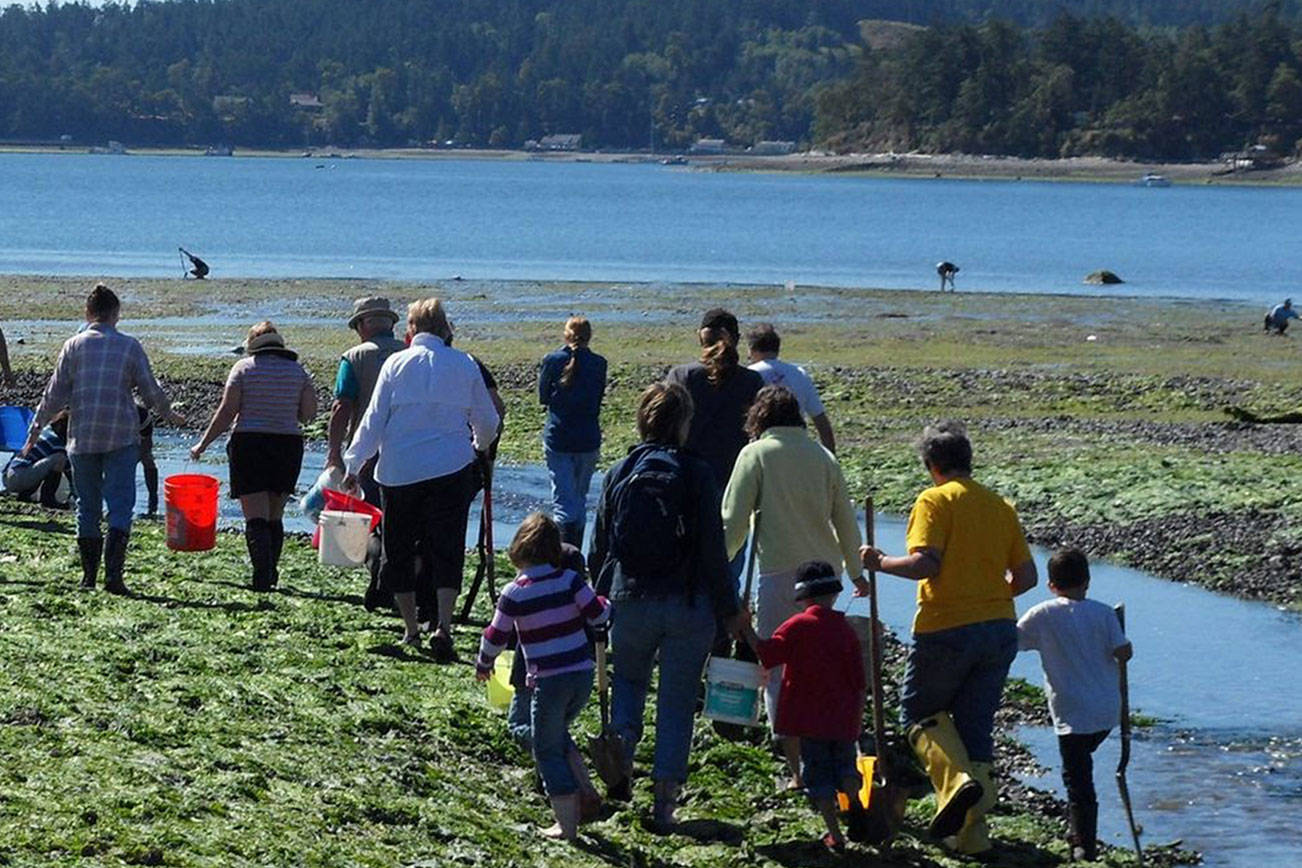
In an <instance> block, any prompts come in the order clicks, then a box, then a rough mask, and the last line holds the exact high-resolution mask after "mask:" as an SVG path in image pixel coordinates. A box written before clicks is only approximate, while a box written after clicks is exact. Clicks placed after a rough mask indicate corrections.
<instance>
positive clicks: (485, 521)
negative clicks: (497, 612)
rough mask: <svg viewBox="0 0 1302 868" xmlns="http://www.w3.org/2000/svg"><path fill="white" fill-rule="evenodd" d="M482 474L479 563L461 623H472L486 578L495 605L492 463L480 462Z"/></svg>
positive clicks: (462, 612) (468, 593) (464, 604)
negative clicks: (482, 500)
mask: <svg viewBox="0 0 1302 868" xmlns="http://www.w3.org/2000/svg"><path fill="white" fill-rule="evenodd" d="M481 467H482V468H483V474H484V504H483V508H482V509H481V510H480V511H479V542H478V544H477V545H476V546H475V548H476V549H477V550H478V554H479V565H478V566H476V567H475V578H474V580H472V581H471V583H470V590H469V592H467V594H466V597H465V599H464V600H463V601H462V603H461V615H460V617H459V618H458V619H457V620H458V621H459V622H460V623H462V624H470V623H472V622H471V620H470V610H471V609H472V608H473V607H474V605H475V599H476V598H477V597H478V596H479V588H480V586H481V585H482V584H483V583H484V579H485V578H487V579H488V599H489V601H490V602H491V603H492V604H493V605H494V606H496V605H497V563H496V558H495V556H494V551H493V465H492V462H489V461H484V462H483V463H482V464H481Z"/></svg>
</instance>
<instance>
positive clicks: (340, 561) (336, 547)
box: [317, 509, 371, 567]
mask: <svg viewBox="0 0 1302 868" xmlns="http://www.w3.org/2000/svg"><path fill="white" fill-rule="evenodd" d="M317 524H318V525H319V526H320V528H321V548H320V549H318V550H317V559H318V560H319V561H320V562H321V563H323V564H326V565H327V566H332V567H360V566H362V564H364V563H366V546H367V543H368V542H369V541H370V536H371V517H370V516H369V515H365V514H363V513H360V512H335V511H333V510H329V509H328V510H326V511H325V512H323V513H321V517H320V518H318V519H317Z"/></svg>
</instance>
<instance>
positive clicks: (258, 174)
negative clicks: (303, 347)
mask: <svg viewBox="0 0 1302 868" xmlns="http://www.w3.org/2000/svg"><path fill="white" fill-rule="evenodd" d="M1300 205H1302V190H1292V189H1273V188H1258V189H1252V188H1221V187H1205V186H1198V187H1171V188H1166V189H1148V188H1142V187H1137V186H1127V185H1115V184H1113V185H1108V184H1069V183H1061V184H1058V183H1032V182H1016V181H958V180H945V179H941V180H891V179H878V178H871V179H870V178H847V177H830V176H813V175H779V174H731V173H706V172H695V171H687V170H683V169H678V168H667V167H663V166H659V165H646V164H637V165H634V164H596V163H549V162H531V161H525V162H493V161H472V160H365V159H357V160H321V159H316V158H306V159H292V158H278V159H277V158H266V159H263V158H236V159H222V158H191V157H154V156H125V157H124V156H90V155H55V154H43V155H26V154H10V155H0V273H27V274H95V275H99V274H104V275H124V276H169V275H179V274H180V266H179V260H178V256H177V253H176V248H177V246H178V245H182V246H185V247H187V248H189V249H191V250H193V251H195V252H196V253H198V254H199V255H201V256H203V257H204V258H205V259H206V260H207V261H208V262H209V263H210V264H211V265H212V266H213V276H215V277H221V276H226V277H236V276H243V277H248V276H267V277H326V276H331V277H366V278H403V279H424V280H438V279H446V278H448V277H451V276H453V275H462V276H464V277H467V278H489V279H511V278H527V279H573V280H621V281H624V280H626V281H718V282H730V283H783V282H785V281H788V280H793V281H796V282H797V283H801V284H823V285H830V286H879V287H890V288H927V289H930V288H932V287H933V286H934V285H935V283H936V278H935V273H934V270H933V269H934V265H935V263H936V261H937V260H940V259H949V260H952V261H954V262H957V263H958V264H959V265H960V266H961V268H962V271H960V273H959V275H958V285H959V288H960V289H968V290H977V289H982V290H994V291H1049V292H1063V293H1073V292H1079V293H1083V292H1098V289H1097V288H1091V287H1085V286H1082V284H1081V278H1082V277H1083V276H1084V275H1085V274H1087V273H1088V272H1090V271H1093V270H1095V269H1099V268H1107V269H1111V270H1112V271H1115V272H1117V273H1118V274H1120V275H1121V276H1122V277H1123V278H1125V279H1126V281H1127V284H1126V285H1125V286H1124V287H1120V288H1119V289H1120V290H1121V291H1122V292H1124V293H1126V294H1140V295H1173V296H1190V297H1201V298H1236V299H1241V300H1245V301H1253V302H1259V303H1261V304H1262V305H1265V304H1267V303H1273V302H1274V301H1277V299H1276V296H1282V295H1286V294H1288V288H1289V284H1288V282H1287V280H1286V279H1285V280H1281V277H1283V276H1286V275H1289V274H1290V273H1291V271H1292V269H1291V267H1290V266H1289V264H1288V262H1287V261H1286V260H1287V257H1288V256H1289V255H1290V251H1291V248H1292V245H1293V243H1294V240H1295V239H1296V238H1297V236H1298V234H1299V231H1300V230H1302V207H1299V206H1300Z"/></svg>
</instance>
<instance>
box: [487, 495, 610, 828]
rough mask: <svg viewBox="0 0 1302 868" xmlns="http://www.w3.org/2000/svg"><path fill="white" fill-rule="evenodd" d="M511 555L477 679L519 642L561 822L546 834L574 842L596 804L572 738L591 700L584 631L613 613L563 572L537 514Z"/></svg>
mask: <svg viewBox="0 0 1302 868" xmlns="http://www.w3.org/2000/svg"><path fill="white" fill-rule="evenodd" d="M507 554H508V555H509V557H510V558H511V563H512V564H514V565H515V567H516V569H518V570H519V571H520V574H519V575H518V576H516V577H515V581H513V582H511V583H510V584H509V585H507V586H506V587H505V588H504V589H502V595H501V596H500V597H499V598H498V600H497V611H496V612H495V613H494V614H493V622H492V623H491V624H489V625H488V627H486V628H485V629H484V638H483V640H482V641H481V642H480V646H479V659H478V660H477V661H476V664H475V677H477V678H478V679H479V680H480V681H485V680H487V679H488V677H489V676H490V674H491V673H492V671H493V660H494V658H496V657H497V655H498V654H500V653H501V652H502V650H503V649H504V648H505V647H506V644H507V642H508V641H509V640H510V638H511V634H512V633H515V634H517V636H518V642H519V648H520V652H522V653H523V654H524V660H525V667H526V669H527V671H528V673H529V675H528V680H529V684H530V686H532V688H533V702H532V705H533V708H532V712H533V714H532V719H533V756H534V761H535V762H537V763H538V772H539V774H541V775H542V779H543V784H544V785H545V786H546V788H547V795H548V797H549V798H550V799H551V804H552V811H553V812H554V813H555V814H556V825H554V826H552V827H551V828H549V829H546V830H545V831H544V832H543V834H544V835H546V836H547V837H550V838H564V839H565V840H573V839H574V838H575V836H576V835H577V833H578V824H579V815H580V807H581V805H580V796H581V795H582V796H585V797H587V798H586V800H589V801H590V800H591V799H593V798H595V797H596V791H595V790H594V789H593V787H592V783H591V781H590V780H589V779H588V774H587V770H586V769H585V768H584V766H583V758H582V756H581V755H580V754H579V749H578V747H577V746H576V745H575V744H574V740H573V739H572V738H570V733H569V728H570V724H571V723H573V722H574V719H575V718H576V717H578V716H579V712H580V711H582V710H583V706H584V705H586V704H587V701H588V696H589V695H590V694H591V693H592V670H593V665H592V656H591V653H590V650H589V643H588V637H587V634H586V633H585V632H584V625H585V624H591V625H593V626H594V627H595V626H601V625H603V624H605V623H606V620H607V618H608V617H609V612H610V607H609V604H608V603H607V602H606V600H605V599H604V598H602V597H598V596H597V595H596V593H595V592H594V591H593V590H592V588H591V587H590V586H589V585H588V583H587V582H586V581H584V580H583V578H582V577H581V576H579V575H578V574H577V573H574V572H573V571H571V570H566V569H562V568H561V567H559V566H558V564H560V562H561V532H560V528H558V527H557V526H556V522H554V521H552V520H551V519H550V518H548V517H547V516H545V515H542V514H541V513H534V514H532V515H530V516H529V517H528V518H526V519H525V520H524V522H523V523H522V524H521V525H520V529H519V530H517V531H516V534H515V539H513V540H511V547H510V549H508V552H507ZM598 807H599V800H598Z"/></svg>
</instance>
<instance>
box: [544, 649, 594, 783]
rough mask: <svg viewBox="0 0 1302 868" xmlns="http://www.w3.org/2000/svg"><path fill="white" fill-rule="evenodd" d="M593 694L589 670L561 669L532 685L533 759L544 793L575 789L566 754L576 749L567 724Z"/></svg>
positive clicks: (571, 721)
mask: <svg viewBox="0 0 1302 868" xmlns="http://www.w3.org/2000/svg"><path fill="white" fill-rule="evenodd" d="M591 694H592V670H591V669H585V670H583V671H581V672H563V673H561V674H560V675H548V676H546V677H545V678H539V679H538V681H537V683H536V684H535V685H534V688H533V702H532V703H531V705H532V707H531V709H530V711H531V712H532V716H533V758H534V762H536V763H538V773H539V774H541V775H542V779H543V784H544V785H545V786H546V787H547V795H548V796H551V797H552V798H555V797H556V796H568V795H572V794H573V793H576V792H578V790H579V782H578V781H576V780H575V779H574V772H572V771H570V764H569V761H568V760H567V759H566V757H565V755H566V754H567V753H569V752H570V751H571V750H578V747H577V746H576V745H575V744H574V739H572V738H570V724H571V723H573V722H574V719H575V718H576V717H578V716H579V712H580V711H582V710H583V706H585V705H587V704H588V697H589V696H590V695H591Z"/></svg>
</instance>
